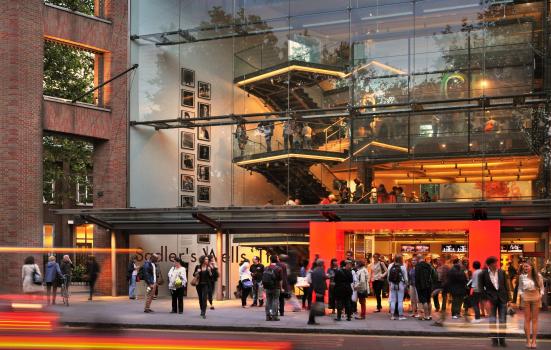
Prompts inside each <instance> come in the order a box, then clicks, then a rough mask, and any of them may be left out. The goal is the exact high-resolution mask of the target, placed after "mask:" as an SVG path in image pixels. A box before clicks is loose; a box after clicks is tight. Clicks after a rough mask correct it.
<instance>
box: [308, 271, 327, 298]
mask: <svg viewBox="0 0 551 350" xmlns="http://www.w3.org/2000/svg"><path fill="white" fill-rule="evenodd" d="M310 278H311V279H312V284H311V285H310V288H312V289H313V290H314V293H316V294H325V291H326V290H327V282H326V279H327V275H326V274H325V271H323V268H322V267H316V268H315V269H313V270H312V271H311V272H310Z"/></svg>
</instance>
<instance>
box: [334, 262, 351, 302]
mask: <svg viewBox="0 0 551 350" xmlns="http://www.w3.org/2000/svg"><path fill="white" fill-rule="evenodd" d="M353 281H354V277H353V276H352V271H350V270H346V269H339V270H337V272H336V273H335V297H337V298H350V297H351V296H352V282H353Z"/></svg>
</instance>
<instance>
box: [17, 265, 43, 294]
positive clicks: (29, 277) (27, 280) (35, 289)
mask: <svg viewBox="0 0 551 350" xmlns="http://www.w3.org/2000/svg"><path fill="white" fill-rule="evenodd" d="M35 269H36V271H37V272H38V273H39V274H41V273H40V269H39V268H38V265H36V264H32V265H31V264H25V265H23V267H22V268H21V279H22V280H23V293H40V292H43V291H44V288H43V287H42V285H38V284H34V283H33V274H34V271H35ZM41 275H42V274H41Z"/></svg>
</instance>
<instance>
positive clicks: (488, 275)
mask: <svg viewBox="0 0 551 350" xmlns="http://www.w3.org/2000/svg"><path fill="white" fill-rule="evenodd" d="M486 265H487V266H488V269H487V270H484V271H483V272H482V273H481V275H480V288H481V289H482V292H483V293H484V295H485V297H486V299H487V300H488V301H489V302H490V327H491V328H492V329H493V331H492V333H491V338H492V345H493V346H499V345H501V346H506V343H505V329H506V322H507V307H508V306H509V304H510V300H509V288H508V286H507V276H506V275H505V272H504V271H503V270H501V269H500V268H499V267H498V259H497V258H496V257H495V256H491V257H489V258H488V259H486ZM498 315H499V316H498ZM498 321H499V326H498V325H497V323H498Z"/></svg>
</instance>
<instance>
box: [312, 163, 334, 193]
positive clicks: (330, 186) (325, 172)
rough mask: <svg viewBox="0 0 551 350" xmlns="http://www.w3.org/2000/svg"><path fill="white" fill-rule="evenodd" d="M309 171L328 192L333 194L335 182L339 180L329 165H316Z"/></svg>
mask: <svg viewBox="0 0 551 350" xmlns="http://www.w3.org/2000/svg"><path fill="white" fill-rule="evenodd" d="M309 170H310V172H311V173H312V175H314V176H315V177H316V178H317V179H318V180H319V181H320V182H321V184H322V185H323V186H324V187H325V188H326V189H327V190H329V191H330V192H333V190H334V189H335V188H334V187H335V182H336V181H339V178H338V177H337V176H336V175H335V173H333V171H331V169H330V168H329V167H328V166H327V164H325V163H318V164H314V165H312V166H311V167H310V169H309Z"/></svg>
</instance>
